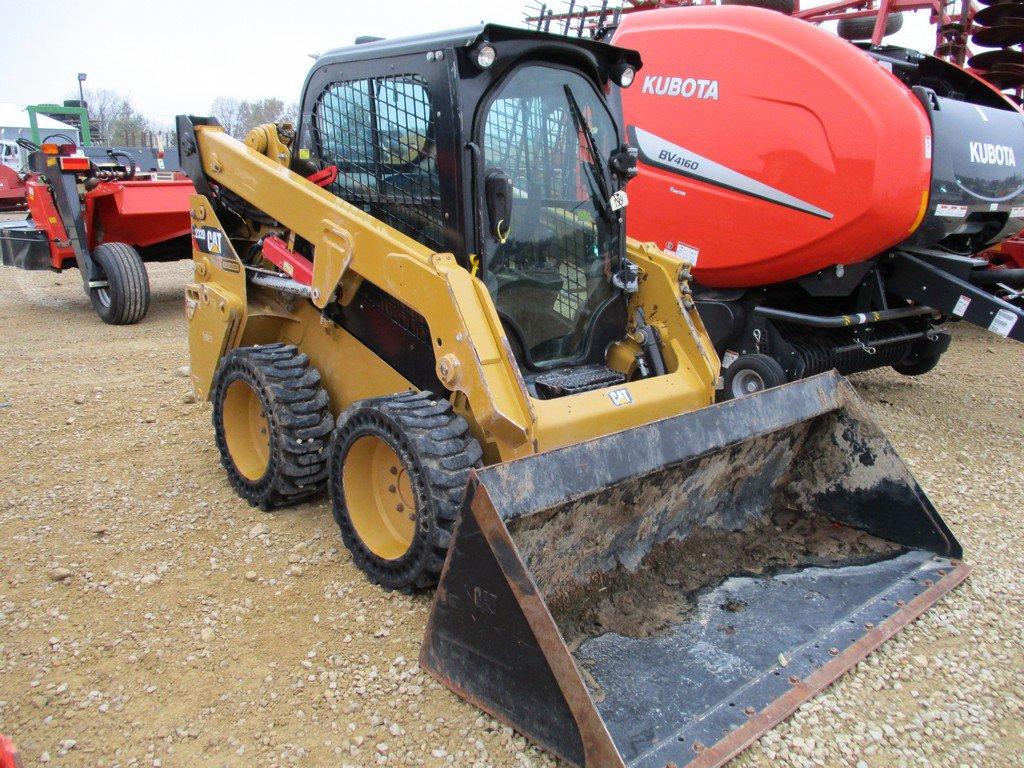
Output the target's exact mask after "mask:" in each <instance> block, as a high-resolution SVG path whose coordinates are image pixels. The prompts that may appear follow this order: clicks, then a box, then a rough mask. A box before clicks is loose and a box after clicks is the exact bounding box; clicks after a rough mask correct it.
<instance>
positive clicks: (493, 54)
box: [473, 45, 498, 69]
mask: <svg viewBox="0 0 1024 768" xmlns="http://www.w3.org/2000/svg"><path fill="white" fill-rule="evenodd" d="M497 58H498V52H497V51H495V50H494V46H492V45H481V46H480V47H479V48H477V49H476V53H475V54H474V55H473V60H474V61H475V62H476V65H477V66H478V67H480V69H487V68H488V67H489V66H491V65H492V64H493V63H494V60H495V59H497Z"/></svg>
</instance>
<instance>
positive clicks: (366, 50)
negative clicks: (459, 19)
mask: <svg viewBox="0 0 1024 768" xmlns="http://www.w3.org/2000/svg"><path fill="white" fill-rule="evenodd" d="M516 40H521V41H531V40H532V41H536V42H548V43H555V44H558V45H567V44H568V45H575V46H579V47H581V48H583V49H585V50H587V51H589V52H590V53H591V54H593V55H595V56H596V57H597V58H598V59H603V60H605V61H621V62H624V63H626V64H629V65H630V66H632V67H633V68H634V69H640V66H641V60H640V54H639V53H638V52H637V51H634V50H631V49H629V48H619V47H617V46H613V45H608V44H607V43H602V42H598V41H597V40H591V39H590V38H586V37H567V36H565V35H556V34H552V33H550V32H538V31H536V30H532V29H522V28H517V27H507V26H504V25H501V24H477V25H475V26H472V27H462V28H461V29H451V30H446V31H443V32H430V33H427V34H422V35H411V36H409V37H396V38H390V39H381V40H374V41H372V42H366V43H360V44H356V45H347V46H345V47H342V48H334V49H332V50H330V51H327V52H326V53H324V54H323V55H322V56H321V57H320V58H319V59H317V62H316V64H315V65H314V67H320V66H323V65H325V64H335V63H344V62H349V61H365V60H366V59H373V58H383V57H386V56H398V55H402V54H408V53H418V52H420V51H424V52H426V51H435V50H445V49H448V48H454V49H456V50H459V49H465V48H473V47H475V46H477V45H480V44H481V43H483V42H485V41H486V42H490V43H500V42H504V41H516Z"/></svg>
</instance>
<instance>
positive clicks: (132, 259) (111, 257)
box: [89, 243, 149, 325]
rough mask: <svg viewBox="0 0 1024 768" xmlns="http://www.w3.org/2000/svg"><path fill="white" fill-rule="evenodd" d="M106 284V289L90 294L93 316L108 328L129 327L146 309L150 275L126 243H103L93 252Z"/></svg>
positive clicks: (93, 291)
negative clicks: (108, 326) (115, 326)
mask: <svg viewBox="0 0 1024 768" xmlns="http://www.w3.org/2000/svg"><path fill="white" fill-rule="evenodd" d="M92 258H93V261H95V262H96V264H97V265H98V266H99V268H100V272H102V276H103V278H104V279H105V280H106V281H107V287H106V288H93V289H92V290H90V291H89V301H91V302H92V308H93V309H94V310H96V314H97V315H99V316H100V318H101V319H102V320H103V322H105V323H110V324H111V325H132V324H133V323H137V322H139V320H141V319H142V318H143V317H145V316H146V310H148V309H149V275H148V274H147V273H146V265H145V264H143V263H142V257H141V256H139V252H138V251H137V250H135V249H134V248H133V247H132V246H130V245H126V244H125V243H103V244H102V245H99V246H97V247H96V250H94V251H93V252H92Z"/></svg>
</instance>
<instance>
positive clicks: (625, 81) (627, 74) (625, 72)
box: [612, 64, 636, 88]
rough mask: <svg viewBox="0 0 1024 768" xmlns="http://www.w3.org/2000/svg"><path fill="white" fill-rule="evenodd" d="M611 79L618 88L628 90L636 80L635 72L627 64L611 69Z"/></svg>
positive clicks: (617, 65)
mask: <svg viewBox="0 0 1024 768" xmlns="http://www.w3.org/2000/svg"><path fill="white" fill-rule="evenodd" d="M612 79H613V80H614V81H615V84H616V85H617V86H619V87H620V88H629V86H631V85H632V84H633V80H635V79H636V70H635V69H633V67H631V66H630V65H629V64H616V65H615V67H614V68H613V69H612Z"/></svg>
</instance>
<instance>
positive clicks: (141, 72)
mask: <svg viewBox="0 0 1024 768" xmlns="http://www.w3.org/2000/svg"><path fill="white" fill-rule="evenodd" d="M814 4H818V3H814ZM807 5H808V4H806V3H805V4H804V6H805V7H807ZM523 6H524V2H523V1H522V0H476V2H474V0H418V1H417V0H368V1H363V0H333V2H332V1H330V0H292V2H288V0H246V1H245V2H228V1H227V0H164V1H163V2H139V0H87V1H86V0H61V2H58V3H41V2H39V0H0V73H3V74H2V76H0V101H11V102H15V103H20V104H33V103H41V102H58V103H59V102H60V101H62V100H64V99H66V98H71V97H72V95H73V94H75V93H77V88H78V82H77V74H78V73H79V72H86V73H87V74H88V80H87V81H86V86H87V87H90V88H111V89H114V90H117V91H119V92H121V93H122V94H125V95H129V96H131V98H132V99H133V100H134V102H135V105H136V106H137V107H138V109H139V111H141V112H142V113H143V114H145V115H146V116H147V117H149V118H150V119H151V120H153V121H155V122H158V123H163V124H166V125H167V126H170V125H171V123H172V122H173V119H174V115H176V114H179V113H183V112H191V113H193V114H204V113H206V112H208V110H209V108H210V102H211V101H212V100H213V99H215V98H216V97H218V96H233V97H236V98H240V99H257V98H263V97H267V96H277V97H279V98H281V99H282V100H284V101H285V102H287V103H291V102H295V101H298V98H299V90H300V89H301V87H302V81H303V78H304V77H305V75H306V72H307V71H308V70H309V66H310V64H312V61H311V59H310V58H309V57H308V56H307V54H310V53H319V52H321V51H324V50H328V49H330V48H336V47H338V46H341V45H346V44H349V43H351V42H352V40H353V38H355V37H356V36H358V35H379V36H382V37H398V36H401V35H408V34H415V33H417V32H424V31H432V30H440V29H447V28H452V27H460V26H465V25H469V24H476V23H478V22H480V21H482V20H486V21H495V22H503V23H512V24H515V23H518V22H519V21H520V19H521V18H522V16H521V13H520V9H521V8H522V7H523ZM887 42H893V43H897V44H900V45H906V46H908V47H912V48H917V49H921V50H926V51H931V49H932V47H933V45H934V32H933V31H932V30H931V29H930V28H929V26H928V16H927V13H926V12H924V11H918V12H916V13H914V14H908V18H907V19H906V23H905V24H904V28H903V31H902V32H900V33H899V34H897V35H894V36H893V37H891V38H888V39H887Z"/></svg>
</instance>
